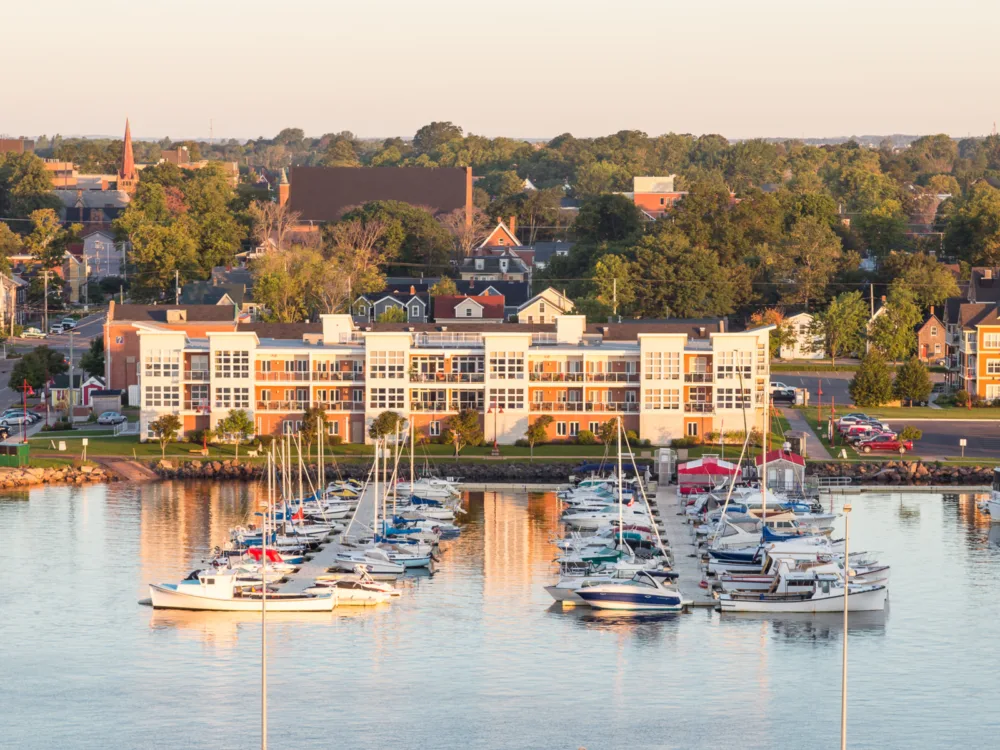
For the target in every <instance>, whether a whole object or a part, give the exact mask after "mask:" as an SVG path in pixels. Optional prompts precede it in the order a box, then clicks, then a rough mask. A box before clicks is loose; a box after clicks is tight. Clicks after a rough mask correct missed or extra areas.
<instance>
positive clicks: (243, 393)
mask: <svg viewBox="0 0 1000 750" xmlns="http://www.w3.org/2000/svg"><path fill="white" fill-rule="evenodd" d="M215 408H216V409H249V408H250V389H249V388H216V389H215Z"/></svg>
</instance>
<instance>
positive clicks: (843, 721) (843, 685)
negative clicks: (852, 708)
mask: <svg viewBox="0 0 1000 750" xmlns="http://www.w3.org/2000/svg"><path fill="white" fill-rule="evenodd" d="M850 545H851V504H850V503H847V504H846V505H845V506H844V656H843V661H842V663H841V665H840V669H841V673H840V748H841V750H847V598H848V596H849V595H850V593H851V590H850V585H851V546H850Z"/></svg>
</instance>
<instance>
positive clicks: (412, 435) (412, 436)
mask: <svg viewBox="0 0 1000 750" xmlns="http://www.w3.org/2000/svg"><path fill="white" fill-rule="evenodd" d="M413 440H414V433H413V423H412V422H411V423H410V496H411V497H412V495H413Z"/></svg>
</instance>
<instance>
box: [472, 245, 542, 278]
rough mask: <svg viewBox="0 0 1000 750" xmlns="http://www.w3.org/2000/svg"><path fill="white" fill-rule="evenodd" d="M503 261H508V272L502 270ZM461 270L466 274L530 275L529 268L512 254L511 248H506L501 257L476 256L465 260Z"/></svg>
mask: <svg viewBox="0 0 1000 750" xmlns="http://www.w3.org/2000/svg"><path fill="white" fill-rule="evenodd" d="M501 260H506V261H507V270H506V271H503V270H501V267H500V261H501ZM480 261H481V262H480ZM461 270H462V271H464V272H466V273H476V272H480V273H528V266H527V264H526V263H525V262H524V261H523V260H521V258H520V257H519V256H518V255H517V254H515V253H513V252H511V251H510V248H505V249H504V252H503V253H501V254H500V255H475V256H473V257H471V258H465V259H464V260H463V261H462V265H461Z"/></svg>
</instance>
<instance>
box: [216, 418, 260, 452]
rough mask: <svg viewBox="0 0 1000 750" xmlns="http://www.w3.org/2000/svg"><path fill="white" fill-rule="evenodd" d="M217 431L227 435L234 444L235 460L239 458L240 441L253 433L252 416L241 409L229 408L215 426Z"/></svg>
mask: <svg viewBox="0 0 1000 750" xmlns="http://www.w3.org/2000/svg"><path fill="white" fill-rule="evenodd" d="M215 430H216V432H217V433H220V434H223V435H226V436H228V438H229V439H230V440H232V441H233V443H234V444H235V446H236V460H237V461H238V460H239V459H240V443H241V442H243V441H244V440H248V439H249V438H250V436H251V435H253V434H254V423H253V418H252V417H251V416H250V415H249V414H247V413H246V411H244V410H243V409H230V410H229V414H227V415H226V416H225V417H223V418H222V419H220V420H219V423H218V424H217V425H216V426H215Z"/></svg>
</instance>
